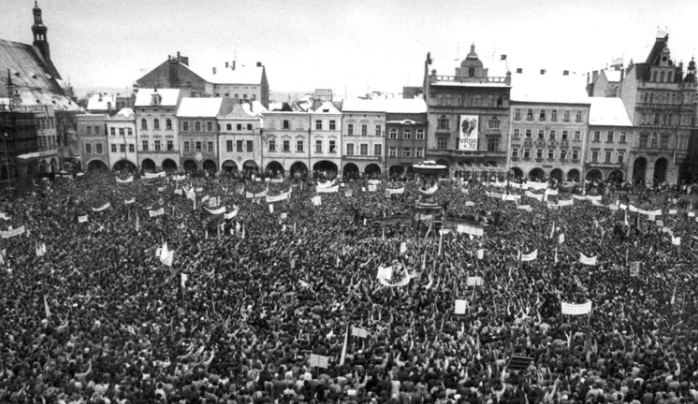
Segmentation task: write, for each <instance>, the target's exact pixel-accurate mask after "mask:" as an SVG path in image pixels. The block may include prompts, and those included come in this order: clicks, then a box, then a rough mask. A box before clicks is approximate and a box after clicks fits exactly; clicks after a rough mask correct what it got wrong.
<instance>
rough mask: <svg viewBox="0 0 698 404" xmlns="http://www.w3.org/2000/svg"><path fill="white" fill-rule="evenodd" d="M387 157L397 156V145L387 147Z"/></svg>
mask: <svg viewBox="0 0 698 404" xmlns="http://www.w3.org/2000/svg"><path fill="white" fill-rule="evenodd" d="M388 157H397V147H389V148H388Z"/></svg>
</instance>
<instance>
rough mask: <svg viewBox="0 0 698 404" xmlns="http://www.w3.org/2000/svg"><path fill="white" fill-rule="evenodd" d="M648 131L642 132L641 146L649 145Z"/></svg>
mask: <svg viewBox="0 0 698 404" xmlns="http://www.w3.org/2000/svg"><path fill="white" fill-rule="evenodd" d="M648 136H649V135H648V134H647V133H642V134H640V147H641V148H646V147H647V138H648Z"/></svg>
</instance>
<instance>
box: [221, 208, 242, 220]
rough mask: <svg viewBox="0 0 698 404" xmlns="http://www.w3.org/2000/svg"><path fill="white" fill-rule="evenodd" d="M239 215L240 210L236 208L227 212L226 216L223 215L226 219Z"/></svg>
mask: <svg viewBox="0 0 698 404" xmlns="http://www.w3.org/2000/svg"><path fill="white" fill-rule="evenodd" d="M237 215H238V210H237V209H235V210H234V211H232V212H230V213H226V214H225V216H223V217H225V219H226V220H230V219H232V218H234V217H235V216H237Z"/></svg>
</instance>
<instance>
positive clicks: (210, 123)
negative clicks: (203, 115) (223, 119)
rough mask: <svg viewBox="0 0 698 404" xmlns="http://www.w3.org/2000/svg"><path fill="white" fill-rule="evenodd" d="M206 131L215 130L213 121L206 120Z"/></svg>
mask: <svg viewBox="0 0 698 404" xmlns="http://www.w3.org/2000/svg"><path fill="white" fill-rule="evenodd" d="M206 131H207V132H213V122H206Z"/></svg>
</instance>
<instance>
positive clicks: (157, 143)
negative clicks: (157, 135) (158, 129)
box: [155, 140, 160, 151]
mask: <svg viewBox="0 0 698 404" xmlns="http://www.w3.org/2000/svg"><path fill="white" fill-rule="evenodd" d="M155 151H160V141H159V140H156V141H155Z"/></svg>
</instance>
